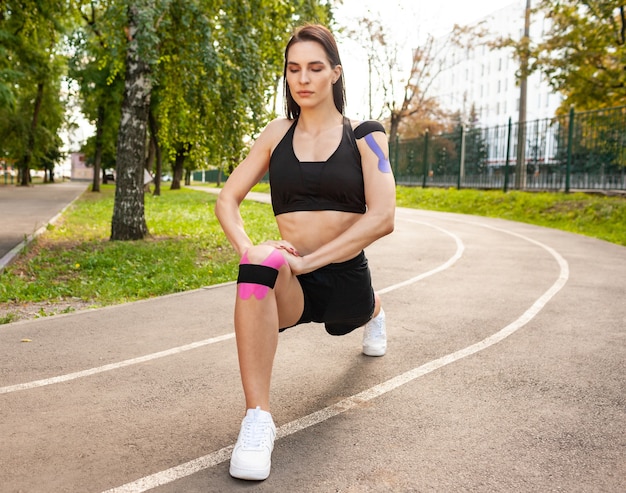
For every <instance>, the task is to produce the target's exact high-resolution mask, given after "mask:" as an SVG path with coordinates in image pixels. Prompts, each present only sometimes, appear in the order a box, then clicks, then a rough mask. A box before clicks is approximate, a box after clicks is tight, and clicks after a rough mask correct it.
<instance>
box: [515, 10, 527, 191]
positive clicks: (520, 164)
mask: <svg viewBox="0 0 626 493" xmlns="http://www.w3.org/2000/svg"><path fill="white" fill-rule="evenodd" d="M529 50H530V0H526V10H525V13H524V37H523V38H522V52H521V57H520V58H521V59H520V72H521V77H520V95H519V119H518V124H517V163H516V167H515V188H517V189H518V190H524V189H525V188H526V99H527V94H528V81H527V78H528V58H529V54H528V52H529Z"/></svg>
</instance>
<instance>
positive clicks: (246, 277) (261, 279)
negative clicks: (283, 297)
mask: <svg viewBox="0 0 626 493" xmlns="http://www.w3.org/2000/svg"><path fill="white" fill-rule="evenodd" d="M277 277H278V271H277V270H276V269H274V268H273V267H267V266H266V265H258V264H239V276H238V277H237V284H240V283H242V282H247V283H251V284H261V285H262V286H267V287H269V288H272V289H274V285H275V284H276V278H277Z"/></svg>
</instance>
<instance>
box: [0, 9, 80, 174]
mask: <svg viewBox="0 0 626 493" xmlns="http://www.w3.org/2000/svg"><path fill="white" fill-rule="evenodd" d="M71 22H72V17H71V15H69V13H68V5H67V3H66V2H63V1H61V0H45V1H44V0H41V1H34V0H23V1H12V0H8V1H5V2H2V3H0V40H1V41H2V43H1V44H0V55H2V56H0V158H1V159H2V160H3V161H5V162H7V163H9V162H11V163H15V164H16V165H17V166H18V168H19V170H20V184H21V185H28V184H29V183H30V169H31V168H32V167H42V168H44V169H50V168H51V167H52V166H53V164H54V161H55V160H58V159H59V157H60V145H61V141H60V139H59V137H58V132H59V130H60V129H61V127H62V125H63V122H64V111H65V108H64V100H63V98H62V97H61V78H62V76H63V73H64V67H65V56H64V54H63V51H62V49H63V45H62V40H63V34H64V33H65V32H66V31H67V29H68V28H69V27H70V26H71ZM50 177H51V178H52V175H51V174H50Z"/></svg>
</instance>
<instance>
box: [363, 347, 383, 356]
mask: <svg viewBox="0 0 626 493" xmlns="http://www.w3.org/2000/svg"><path fill="white" fill-rule="evenodd" d="M386 352H387V348H386V347H384V348H373V347H365V346H363V354H364V355H365V356H384V355H385V353H386Z"/></svg>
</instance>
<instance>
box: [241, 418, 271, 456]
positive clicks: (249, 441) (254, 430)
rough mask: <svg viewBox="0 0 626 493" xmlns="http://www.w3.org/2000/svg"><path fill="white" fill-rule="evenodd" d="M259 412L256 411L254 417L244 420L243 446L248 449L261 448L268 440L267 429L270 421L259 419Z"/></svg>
mask: <svg viewBox="0 0 626 493" xmlns="http://www.w3.org/2000/svg"><path fill="white" fill-rule="evenodd" d="M259 417H260V416H259V413H258V412H257V411H255V412H254V413H253V417H252V418H249V417H247V418H246V419H245V420H244V425H243V435H242V447H243V448H246V449H260V448H262V447H263V445H265V444H266V442H267V429H268V428H269V425H270V423H269V421H265V420H261V419H259Z"/></svg>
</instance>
